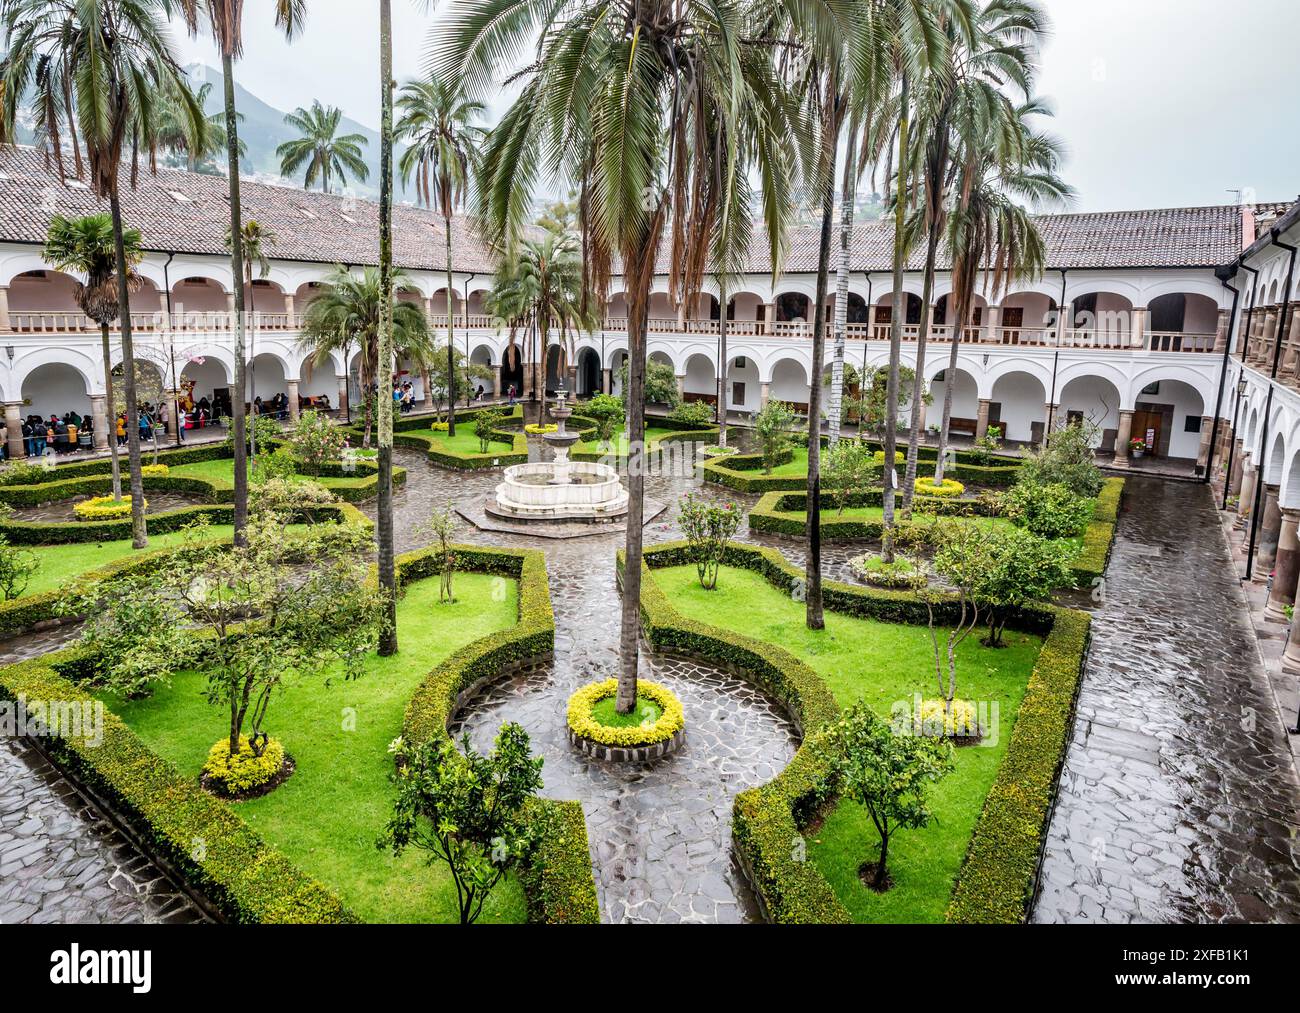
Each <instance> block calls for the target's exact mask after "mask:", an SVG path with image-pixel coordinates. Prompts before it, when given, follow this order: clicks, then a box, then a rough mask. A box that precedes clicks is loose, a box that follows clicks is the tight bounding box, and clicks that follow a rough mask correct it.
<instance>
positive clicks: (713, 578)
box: [681, 492, 744, 591]
mask: <svg viewBox="0 0 1300 1013" xmlns="http://www.w3.org/2000/svg"><path fill="white" fill-rule="evenodd" d="M743 516H744V515H743V514H742V512H741V510H740V508H739V507H737V506H736V504H735V503H727V504H725V505H723V506H719V505H718V504H717V503H710V502H709V501H707V500H703V499H699V498H698V497H696V495H695V493H693V492H691V493H687V494H686V495H685V496H683V497H682V506H681V526H682V533H683V534H684V535H685V536H686V541H687V543H688V544H689V545H690V556H691V560H692V562H694V563H695V569H696V572H698V573H699V576H700V586H701V587H702V588H704V590H706V591H712V590H713V589H714V588H716V587H717V586H718V568H719V567H720V566H721V565H722V558H723V556H725V555H726V552H727V543H728V542H730V541H731V539H732V537H733V536H734V535H735V534H736V531H737V530H738V529H739V527H740V522H741V520H742V518H743Z"/></svg>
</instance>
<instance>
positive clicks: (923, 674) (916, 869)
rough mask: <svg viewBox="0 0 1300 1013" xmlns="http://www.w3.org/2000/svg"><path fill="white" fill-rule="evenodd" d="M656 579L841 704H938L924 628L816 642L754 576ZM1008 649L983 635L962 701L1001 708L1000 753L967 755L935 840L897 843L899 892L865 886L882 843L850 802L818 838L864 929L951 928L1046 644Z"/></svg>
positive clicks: (870, 627) (836, 631) (949, 784)
mask: <svg viewBox="0 0 1300 1013" xmlns="http://www.w3.org/2000/svg"><path fill="white" fill-rule="evenodd" d="M653 572H654V578H655V580H657V581H658V582H659V585H660V586H661V587H662V588H663V589H664V591H665V592H666V593H667V594H668V596H669V598H670V599H671V600H672V603H673V605H674V606H676V608H677V609H678V610H679V611H680V612H681V613H682V614H683V615H686V616H688V617H690V618H693V619H697V620H699V621H702V622H706V623H710V624H712V625H715V626H719V627H722V628H724V629H728V630H732V631H734V632H737V633H742V634H745V635H746V636H750V637H755V638H757V639H760V640H763V641H766V642H768V643H772V644H777V645H779V646H781V647H783V648H785V649H786V650H787V651H790V652H791V653H792V654H794V655H795V656H796V657H798V658H800V659H802V660H803V661H804V662H806V663H807V664H808V665H809V666H811V667H812V668H813V669H814V670H815V671H816V672H817V673H818V674H819V675H821V677H822V678H823V679H825V680H826V683H827V685H828V686H829V687H830V689H831V691H832V692H833V693H834V694H835V699H836V701H837V702H838V703H839V704H841V705H842V706H846V707H847V706H849V705H850V704H852V703H854V702H856V701H858V700H864V701H866V702H867V703H869V704H870V705H871V706H872V707H874V708H875V709H876V711H877V712H878V713H880V714H881V715H882V716H886V717H887V716H889V714H890V709H891V706H892V705H893V704H894V703H895V702H896V701H908V702H909V703H910V701H911V699H912V695H913V694H914V693H917V692H920V693H923V694H925V695H926V696H927V697H930V698H934V697H937V696H938V692H937V681H936V676H935V668H934V655H933V653H932V648H931V645H930V638H929V632H928V630H927V629H926V628H925V627H914V626H901V625H891V624H886V623H881V622H876V621H873V620H867V619H856V618H853V617H849V616H843V615H838V614H836V613H832V612H827V614H826V629H825V630H822V631H820V632H813V631H811V630H809V629H808V628H807V626H806V625H805V623H804V607H803V605H801V604H799V603H797V602H795V601H793V600H791V599H790V598H789V597H787V596H786V595H785V594H783V593H781V592H780V591H778V590H776V589H775V588H774V587H772V585H770V584H769V583H768V582H767V581H766V580H764V579H763V578H762V577H761V576H759V575H758V574H756V573H753V572H751V571H749V570H741V569H733V568H729V567H723V569H722V573H721V576H720V577H719V580H718V590H716V591H705V590H703V589H701V588H700V586H699V580H698V578H697V576H696V573H695V568H694V567H693V566H683V567H673V568H669V569H663V570H655V571H653ZM1006 641H1007V645H1008V646H1007V647H1006V648H1005V649H1003V650H990V649H988V648H985V647H982V646H981V645H980V643H979V635H978V633H976V634H972V635H971V636H970V637H968V638H967V640H966V641H965V643H964V644H963V645H962V647H961V649H960V650H959V653H958V683H957V685H958V691H957V692H958V696H959V697H961V698H962V699H967V700H971V701H975V702H977V703H979V702H982V701H987V702H989V703H990V704H991V703H992V702H995V701H996V703H997V704H998V707H999V721H998V723H997V725H996V745H991V746H988V747H984V746H979V747H966V748H963V749H959V750H957V751H956V757H955V762H956V769H955V770H954V771H953V773H952V774H950V775H949V776H948V777H947V778H946V779H945V780H944V781H942V782H941V783H940V784H939V786H938V787H937V788H936V789H935V791H934V796H933V799H934V804H933V808H934V811H935V813H936V814H937V816H938V819H937V820H936V821H935V822H934V823H932V824H931V825H930V826H929V827H927V828H926V829H924V830H909V831H900V832H898V833H897V834H896V835H895V836H894V837H893V838H892V839H891V841H890V846H889V871H890V873H891V875H892V876H893V879H894V886H893V888H892V889H891V890H889V892H887V893H885V894H876V893H874V892H873V891H871V890H869V889H868V888H867V887H865V886H863V885H862V883H861V881H860V880H859V879H858V875H857V870H858V867H859V866H860V865H862V863H864V862H867V861H870V860H872V859H873V858H874V857H875V856H876V854H877V852H878V845H879V837H878V835H877V834H876V832H875V829H874V827H873V826H872V824H871V821H870V819H869V818H868V817H867V815H866V812H865V810H863V809H861V808H860V807H858V806H857V805H855V804H854V803H852V802H849V801H847V800H846V801H843V802H841V803H840V805H839V806H838V807H837V808H836V809H835V811H834V812H832V813H831V814H830V816H829V818H828V819H827V820H826V822H825V824H824V825H823V826H821V827H820V828H818V829H817V830H816V831H815V832H812V833H810V835H809V836H810V840H809V854H810V857H811V858H812V860H813V861H814V862H816V863H817V867H818V868H819V869H820V870H821V872H822V874H823V875H824V876H825V877H826V879H827V881H828V882H829V883H830V885H831V887H832V888H833V889H834V891H835V893H836V895H837V896H838V897H839V898H840V900H841V901H842V902H843V903H844V905H845V907H846V908H848V910H849V912H850V913H851V914H852V916H853V918H854V919H855V920H857V921H859V922H939V921H942V920H943V915H944V910H945V908H946V907H947V904H948V899H949V895H950V894H951V892H952V886H953V882H954V879H955V878H956V875H957V872H958V870H959V869H960V868H961V863H962V859H963V857H964V856H965V853H966V847H967V843H968V841H969V840H970V836H971V833H972V831H973V829H974V826H975V822H976V820H977V819H978V817H979V813H980V810H981V809H982V808H983V805H984V798H985V796H986V795H987V794H988V791H989V788H990V787H991V786H992V784H993V780H994V778H995V776H996V774H997V769H998V765H999V764H1000V763H1001V761H1002V757H1003V755H1004V754H1005V753H1006V748H1007V743H1008V742H1009V740H1010V737H1011V729H1012V725H1013V724H1014V722H1015V719H1016V715H1017V713H1018V712H1019V709H1020V702H1021V700H1022V698H1023V697H1024V693H1025V687H1026V686H1027V684H1028V681H1029V676H1030V674H1031V672H1032V670H1033V666H1034V663H1035V661H1036V660H1037V658H1038V652H1039V650H1040V648H1041V646H1042V641H1041V639H1039V638H1036V637H1031V636H1027V635H1024V634H1020V633H1012V632H1010V631H1008V632H1007V634H1006ZM941 644H942V641H941ZM689 721H690V715H687V722H688V723H689ZM990 738H992V736H991V737H990Z"/></svg>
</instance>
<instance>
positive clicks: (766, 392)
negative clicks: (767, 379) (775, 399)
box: [758, 383, 772, 410]
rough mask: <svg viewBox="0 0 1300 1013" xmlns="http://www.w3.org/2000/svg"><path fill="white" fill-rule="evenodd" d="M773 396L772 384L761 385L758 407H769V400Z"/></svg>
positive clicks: (759, 386)
mask: <svg viewBox="0 0 1300 1013" xmlns="http://www.w3.org/2000/svg"><path fill="white" fill-rule="evenodd" d="M771 394H772V385H771V384H770V383H760V384H759V385H758V407H759V409H760V410H761V409H763V408H766V407H767V399H768V398H769V397H770V396H771Z"/></svg>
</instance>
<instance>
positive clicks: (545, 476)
mask: <svg viewBox="0 0 1300 1013" xmlns="http://www.w3.org/2000/svg"><path fill="white" fill-rule="evenodd" d="M566 398H567V394H566V393H565V391H564V389H563V388H561V389H560V390H559V391H558V392H557V395H556V399H555V404H554V405H552V407H551V418H553V419H554V420H555V423H556V431H555V432H553V433H547V434H546V435H545V436H544V437H543V439H544V440H545V441H546V443H547V444H548V445H549V446H550V447H551V449H552V450H553V451H554V453H555V458H554V460H552V461H548V462H538V463H530V464H516V465H514V466H513V467H510V468H507V469H506V470H505V475H504V481H502V483H501V484H500V485H498V486H497V489H496V499H495V502H494V503H492V504H490V505H489V506H488V508H487V513H489V514H492V515H495V516H497V517H504V518H513V519H518V520H530V521H566V520H570V521H601V520H617V519H620V518H622V517H624V516H626V514H627V500H628V496H627V490H626V489H624V488H623V483H622V481H621V480H620V479H619V476H618V472H617V471H616V470H615V469H614V468H612V467H611V466H610V465H608V464H601V463H599V462H595V461H570V460H569V451H570V450H571V449H572V448H573V445H574V444H575V443H577V442H578V441H579V440H580V439H581V438H582V437H581V436H579V435H578V434H577V433H570V432H569V431H568V429H567V426H566V424H567V422H568V420H569V419H570V418H571V417H572V415H573V409H572V408H570V407H569V405H568V404H567V403H566Z"/></svg>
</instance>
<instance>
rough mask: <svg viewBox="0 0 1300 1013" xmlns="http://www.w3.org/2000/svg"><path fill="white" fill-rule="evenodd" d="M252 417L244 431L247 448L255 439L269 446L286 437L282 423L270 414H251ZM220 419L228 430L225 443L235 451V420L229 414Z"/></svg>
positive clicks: (264, 445) (230, 449) (229, 448)
mask: <svg viewBox="0 0 1300 1013" xmlns="http://www.w3.org/2000/svg"><path fill="white" fill-rule="evenodd" d="M250 419H251V421H250V423H249V425H248V426H247V428H246V429H245V431H244V447H245V449H247V447H248V444H249V443H251V442H252V441H253V440H254V439H256V440H257V442H258V443H260V444H261V445H262V446H263V447H267V446H270V445H271V444H273V443H275V442H276V441H278V440H282V439H283V438H284V430H282V429H281V428H280V423H278V422H277V421H275V419H274V418H272V417H271V416H270V415H253V416H250ZM219 421H220V423H221V425H222V426H224V427H225V430H226V438H225V440H224V441H223V444H224V446H225V448H226V449H227V450H229V451H231V452H232V453H233V452H234V450H235V446H236V442H237V441H236V439H235V424H234V420H233V419H231V418H230V416H228V415H223V416H222V417H221V419H220V420H219Z"/></svg>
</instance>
